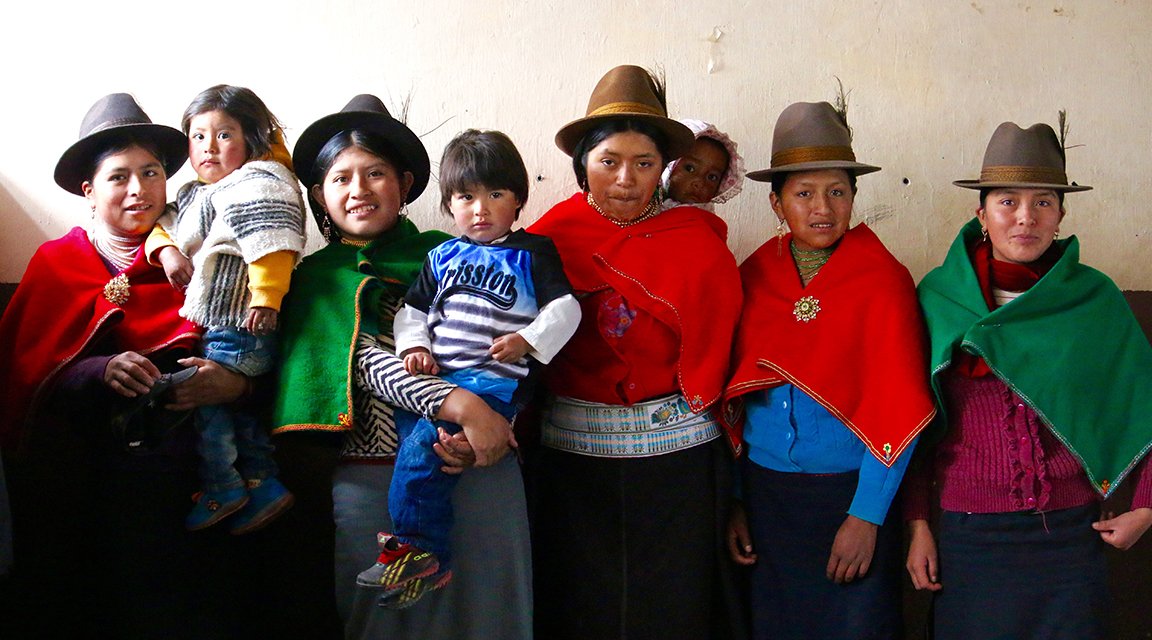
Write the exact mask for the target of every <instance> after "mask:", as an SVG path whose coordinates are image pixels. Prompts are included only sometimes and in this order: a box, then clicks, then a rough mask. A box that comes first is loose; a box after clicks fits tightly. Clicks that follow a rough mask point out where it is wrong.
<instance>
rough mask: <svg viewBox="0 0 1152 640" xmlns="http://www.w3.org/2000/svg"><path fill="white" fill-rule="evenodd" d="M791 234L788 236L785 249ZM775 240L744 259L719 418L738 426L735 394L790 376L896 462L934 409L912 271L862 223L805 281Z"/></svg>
mask: <svg viewBox="0 0 1152 640" xmlns="http://www.w3.org/2000/svg"><path fill="white" fill-rule="evenodd" d="M791 241H792V236H791V235H788V236H786V237H785V238H784V242H785V243H786V244H785V245H784V247H788V246H789V244H787V243H791ZM779 242H780V241H779V240H778V239H772V240H770V241H768V242H767V243H765V244H764V245H763V246H761V247H760V249H758V250H757V251H756V252H755V253H754V254H752V256H750V257H749V258H748V259H747V260H746V261H745V262H744V264H742V265H741V266H740V276H741V279H742V280H743V283H744V300H745V304H744V314H743V316H742V317H741V319H740V329H739V330H738V332H737V334H736V341H735V344H734V348H733V360H734V362H735V367H734V369H735V374H734V376H733V378H732V381H731V382H730V383H729V384H728V388H727V390H726V391H725V392H724V405H723V406H724V411H722V412H721V413H722V414H723V415H722V421H723V422H724V423H725V425H726V426H728V427H729V428H730V429H732V430H733V431H735V432H737V433H739V432H740V431H742V429H743V412H742V411H741V409H742V403H741V402H740V400H739V398H740V396H741V395H743V394H745V393H749V392H751V391H755V390H757V389H763V388H766V387H772V386H776V385H780V384H784V383H790V384H793V385H795V386H796V387H798V388H799V389H801V390H803V391H804V392H805V393H807V394H808V395H809V396H811V397H812V398H813V399H814V400H816V401H817V402H819V403H820V404H821V405H823V406H824V407H825V408H826V409H828V411H829V412H830V413H831V414H832V415H834V416H836V418H838V419H839V420H840V421H841V422H843V423H844V425H845V426H846V427H848V428H849V429H851V430H852V432H853V433H855V434H856V435H857V437H859V438H860V440H861V441H862V442H863V443H864V444H865V445H866V446H867V447H868V450H869V451H871V452H872V455H874V456H876V458H877V459H878V460H880V461H881V462H883V463H884V464H886V465H888V466H892V463H893V462H895V461H896V459H897V458H898V457H899V456H900V454H901V453H902V452H903V451H904V449H905V448H906V447H907V446H908V445H909V443H911V442H912V440H913V439H914V438H915V437H916V435H917V434H918V433H920V431H921V430H922V429H923V428H924V427H925V426H926V425H927V424H928V422H929V421H930V420H931V419H932V416H933V415H935V413H936V411H935V408H934V405H933V402H932V395H931V391H930V390H929V386H928V356H927V345H928V343H927V339H926V338H925V334H924V326H923V322H922V320H921V318H920V307H919V305H918V303H917V299H916V289H915V286H914V285H913V283H912V277H911V275H909V273H908V269H906V268H905V267H904V265H902V264H900V263H899V262H897V261H896V258H895V257H893V256H892V254H891V253H889V252H888V250H887V249H886V248H885V247H884V245H883V244H882V243H881V242H880V239H879V238H877V237H876V234H874V233H873V232H872V230H871V229H869V228H868V227H866V226H864V225H858V226H857V227H855V228H854V229H851V230H850V231H848V232H847V233H845V234H844V237H843V239H841V241H840V245H839V246H838V247H837V248H836V251H835V252H834V253H833V254H832V257H831V258H830V259H829V260H828V262H827V264H825V265H824V267H823V268H822V269H821V270H820V273H818V274H817V275H816V277H815V278H813V279H812V281H811V282H809V283H808V286H807V287H802V286H801V285H800V276H799V275H798V274H797V271H796V263H795V262H794V261H793V259H792V253H791V252H790V251H788V249H787V248H785V250H784V251H783V252H782V255H780V256H779V257H778V256H777V252H776V246H777V244H779Z"/></svg>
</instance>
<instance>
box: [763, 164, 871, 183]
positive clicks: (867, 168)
mask: <svg viewBox="0 0 1152 640" xmlns="http://www.w3.org/2000/svg"><path fill="white" fill-rule="evenodd" d="M825 169H843V170H845V171H847V172H848V173H851V174H852V175H854V176H862V175H866V174H869V173H875V172H877V171H879V170H880V167H876V166H873V165H870V164H864V163H862V162H848V161H845V160H821V161H817V162H797V163H796V164H789V165H785V166H783V167H776V168H773V169H760V170H758V171H749V172H748V175H746V176H745V177H746V178H748V179H749V180H755V181H756V182H772V177H773V176H775V175H776V174H780V173H796V172H797V171H823V170H825Z"/></svg>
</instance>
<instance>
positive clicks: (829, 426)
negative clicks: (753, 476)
mask: <svg viewBox="0 0 1152 640" xmlns="http://www.w3.org/2000/svg"><path fill="white" fill-rule="evenodd" d="M744 407H745V411H746V412H747V419H746V421H745V425H744V442H745V443H747V445H748V458H749V459H750V460H751V461H752V462H755V463H756V464H758V465H760V466H762V467H766V468H768V469H772V470H773V471H782V472H785V473H844V472H846V471H855V470H857V469H859V470H860V479H859V481H858V482H857V484H856V496H855V497H854V498H853V500H852V506H851V508H849V509H848V513H849V514H850V515H854V516H856V517H857V518H860V519H861V520H867V521H868V522H871V523H873V524H877V525H879V524H883V523H884V517H885V516H886V515H887V514H888V507H889V506H891V504H892V499H893V498H895V497H896V490H897V489H899V488H900V480H901V479H902V478H903V477H904V470H905V469H907V468H908V461H909V459H911V457H912V455H911V453H912V449H913V448H914V447H915V446H916V443H915V442H913V443H912V446H910V447H908V448H907V449H906V450H905V451H904V454H903V455H901V456H900V457H899V458H898V459H897V460H896V462H895V463H893V465H892V466H891V467H886V466H884V463H882V462H880V461H879V460H877V459H876V457H875V456H873V455H872V454H871V453H870V452H869V451H868V448H867V447H865V446H864V443H863V442H861V441H860V439H859V438H857V437H856V435H855V434H854V433H852V432H851V431H850V430H849V429H848V427H845V426H844V424H843V423H842V422H840V421H839V420H837V419H836V418H835V417H834V416H833V415H832V414H831V413H829V412H828V410H827V409H825V408H824V406H823V405H821V404H820V403H818V402H816V401H815V400H813V399H812V398H811V397H809V396H808V394H806V393H804V392H803V391H801V390H800V389H797V388H796V387H794V386H792V385H790V384H785V385H781V386H779V387H772V388H770V389H765V390H762V391H754V392H752V393H749V394H747V395H746V396H744Z"/></svg>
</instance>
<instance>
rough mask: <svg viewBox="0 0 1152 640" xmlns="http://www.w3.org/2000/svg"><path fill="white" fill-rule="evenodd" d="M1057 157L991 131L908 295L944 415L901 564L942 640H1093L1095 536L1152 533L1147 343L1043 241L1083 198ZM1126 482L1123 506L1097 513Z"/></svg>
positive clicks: (1099, 552)
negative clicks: (936, 512) (943, 244)
mask: <svg viewBox="0 0 1152 640" xmlns="http://www.w3.org/2000/svg"><path fill="white" fill-rule="evenodd" d="M1064 162H1065V158H1064V144H1063V140H1062V139H1057V137H1056V133H1055V132H1054V131H1053V130H1052V128H1051V127H1049V126H1048V125H1046V124H1037V125H1033V126H1032V127H1030V128H1028V129H1021V128H1020V127H1018V126H1017V125H1015V124H1014V123H1011V122H1005V123H1004V124H1002V125H1000V127H999V128H998V129H997V130H996V132H995V133H994V134H993V136H992V140H991V141H990V142H989V144H988V150H987V152H986V153H985V156H984V166H983V169H982V170H981V174H980V179H979V180H960V181H957V182H955V183H954V184H956V185H957V186H960V187H964V188H969V189H979V190H980V207H979V208H978V209H977V210H976V219H974V220H972V221H970V222H969V223H968V224H967V225H965V226H964V228H963V229H962V230H961V232H960V236H959V237H958V238H957V239H956V241H955V242H954V243H953V245H952V248H951V249H950V250H949V253H948V256H947V258H946V259H945V261H944V264H943V265H942V266H940V267H938V268H936V269H935V270H933V271H932V272H931V273H929V274H928V275H927V276H926V277H925V278H924V280H923V281H922V282H921V283H920V286H919V295H920V303H921V305H922V306H923V309H924V315H925V319H926V322H927V326H928V332H929V336H930V340H931V360H932V386H933V390H934V391H935V393H936V399H937V402H938V404H939V405H940V408H941V410H940V411H939V412H938V413H937V420H936V421H935V422H934V423H933V424H932V425H931V426H929V427H928V429H927V430H925V432H924V433H925V435H924V438H923V439H922V443H923V444H928V443H930V442H936V445H935V447H929V448H925V449H924V450H925V451H926V452H927V455H925V456H924V457H923V459H922V461H923V462H924V464H923V465H921V467H920V468H919V469H918V470H917V471H916V472H914V473H909V475H908V477H907V478H906V485H905V486H906V495H905V517H906V519H908V520H910V522H911V527H912V544H911V548H910V549H909V553H908V562H907V568H908V571H909V573H910V574H911V575H912V581H913V584H914V585H915V586H916V588H917V589H928V590H931V591H935V592H936V596H935V597H936V602H935V625H936V627H935V628H936V637H937V638H940V639H945V640H946V639H948V638H975V637H988V638H992V637H995V638H1099V637H1102V633H1103V629H1102V625H1103V617H1104V605H1105V598H1106V594H1107V585H1106V575H1105V571H1106V565H1105V560H1104V556H1103V547H1104V543H1108V544H1111V545H1113V546H1115V547H1118V548H1121V549H1127V548H1128V547H1130V546H1131V545H1132V544H1134V543H1135V542H1136V540H1138V539H1139V538H1140V536H1141V535H1142V534H1143V533H1144V531H1145V530H1147V529H1148V527H1149V525H1150V524H1152V509H1150V508H1149V507H1152V472H1144V462H1143V458H1144V454H1145V453H1146V452H1147V451H1148V448H1149V446H1150V443H1152V348H1150V347H1149V344H1148V341H1147V339H1146V338H1145V336H1144V334H1143V333H1142V331H1141V330H1140V327H1139V326H1138V325H1137V323H1136V320H1135V318H1134V317H1133V316H1132V312H1131V311H1130V309H1129V308H1128V305H1127V304H1126V303H1125V301H1124V297H1123V296H1122V295H1121V293H1120V291H1119V290H1118V289H1117V288H1116V285H1115V284H1113V283H1112V281H1111V280H1110V279H1109V278H1108V277H1107V276H1105V275H1104V274H1102V273H1100V272H1099V271H1096V270H1095V269H1092V268H1091V267H1087V266H1084V265H1082V264H1080V262H1079V253H1080V251H1079V244H1078V242H1077V240H1076V238H1075V237H1072V238H1069V239H1067V240H1058V239H1057V238H1058V236H1059V226H1060V222H1061V221H1062V220H1063V218H1064V194H1065V193H1069V192H1074V191H1085V190H1087V189H1090V188H1091V187H1083V186H1078V185H1076V184H1075V183H1072V184H1069V183H1068V179H1067V176H1066V174H1065V172H1064ZM917 453H920V451H919V450H918V452H917ZM914 464H915V463H914ZM1130 475H1131V476H1132V480H1131V481H1132V482H1135V483H1136V491H1135V497H1134V498H1133V502H1132V510H1131V511H1129V512H1126V513H1123V514H1121V515H1119V516H1115V517H1112V515H1111V514H1108V515H1106V516H1103V518H1102V517H1101V514H1100V507H1099V501H1100V500H1101V499H1103V498H1105V497H1108V496H1109V495H1110V494H1111V493H1112V492H1113V491H1114V490H1115V488H1116V487H1117V486H1118V485H1119V484H1120V483H1121V481H1123V480H1125V479H1126V478H1127V477H1128V476H1130ZM933 481H935V483H936V485H937V486H936V490H937V491H938V493H939V498H940V506H941V507H942V509H943V514H942V515H941V520H940V539H939V557H937V547H936V541H935V540H934V539H933V537H932V533H931V531H930V530H929V528H928V522H927V517H928V512H929V508H928V496H929V494H930V490H929V489H930V485H931V484H932V482H933ZM938 560H939V565H938V564H937V561H938ZM938 569H939V572H938ZM940 578H943V579H942V580H941V579H940ZM1007 603H1011V606H1005V604H1007Z"/></svg>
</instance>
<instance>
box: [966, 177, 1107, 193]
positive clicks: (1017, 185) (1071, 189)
mask: <svg viewBox="0 0 1152 640" xmlns="http://www.w3.org/2000/svg"><path fill="white" fill-rule="evenodd" d="M952 184H954V185H956V186H957V187H960V188H962V189H1050V190H1052V191H1058V192H1060V193H1076V192H1077V191H1091V190H1092V187H1088V186H1084V185H1080V184H1051V183H1048V182H980V181H979V180H953V181H952Z"/></svg>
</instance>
